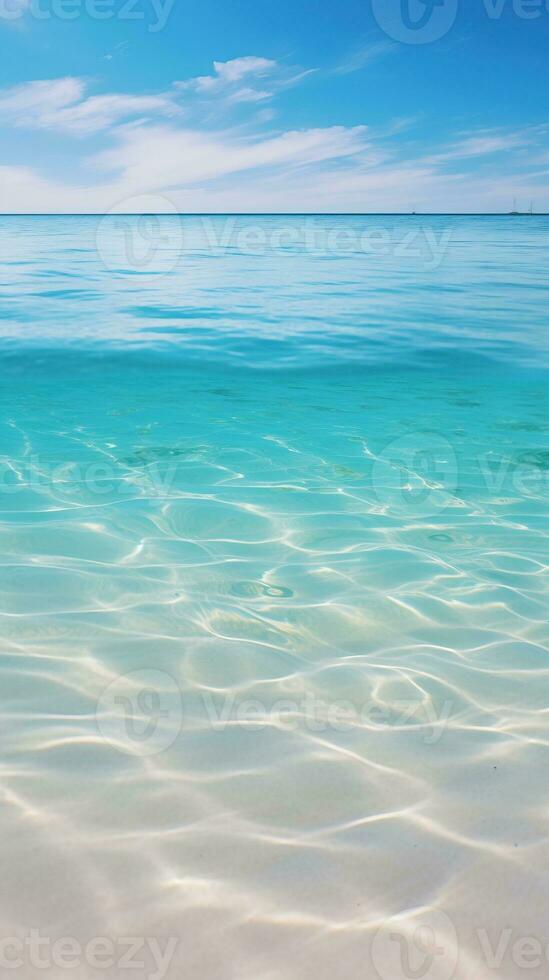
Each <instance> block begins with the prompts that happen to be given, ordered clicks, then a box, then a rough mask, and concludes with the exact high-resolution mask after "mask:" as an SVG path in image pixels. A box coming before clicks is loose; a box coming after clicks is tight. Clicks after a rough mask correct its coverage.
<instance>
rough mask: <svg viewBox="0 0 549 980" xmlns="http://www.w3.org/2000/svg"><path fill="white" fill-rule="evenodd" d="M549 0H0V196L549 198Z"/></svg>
mask: <svg viewBox="0 0 549 980" xmlns="http://www.w3.org/2000/svg"><path fill="white" fill-rule="evenodd" d="M548 41H549V0H467V2H465V0H360V2H359V0H339V2H338V3H337V4H334V3H333V2H330V3H328V2H327V0H292V2H289V0H279V2H277V3H276V4H274V3H271V4H268V3H266V2H263V3H252V2H251V0H232V2H230V3H227V2H221V0H200V2H199V0H0V43H1V45H2V58H1V59H0V146H1V150H0V210H1V211H4V212H8V211H46V212H47V211H60V212H64V211H69V212H71V211H75V212H79V211H91V212H95V211H98V212H103V211H109V210H111V209H115V210H122V211H124V210H126V211H139V210H159V211H160V210H168V211H169V210H173V209H175V210H181V211H195V212H196V211H202V212H211V211H213V212H224V211H237V212H241V211H246V212H268V211H292V212H296V211H297V212H300V211H307V212H314V211H352V212H362V211H371V212H380V211H381V212H382V211H409V210H417V211H456V212H462V211H500V210H509V209H510V208H511V206H512V202H513V198H514V197H516V198H517V205H518V206H519V207H524V208H526V207H528V206H529V204H530V200H531V199H532V200H533V201H534V208H535V210H537V211H541V210H547V211H549V190H548V174H549V112H548V97H547V91H548V74H549V72H548V68H547V61H548V59H547V49H548Z"/></svg>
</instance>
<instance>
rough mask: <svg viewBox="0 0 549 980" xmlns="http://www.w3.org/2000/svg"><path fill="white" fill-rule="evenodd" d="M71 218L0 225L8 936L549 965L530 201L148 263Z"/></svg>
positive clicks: (85, 949)
mask: <svg viewBox="0 0 549 980" xmlns="http://www.w3.org/2000/svg"><path fill="white" fill-rule="evenodd" d="M9 220H12V221H14V222H15V223H16V224H17V221H19V224H18V225H17V228H18V231H17V235H16V236H15V238H14V239H13V241H12V240H8V239H6V234H7V233H6V227H8V223H9ZM91 220H92V219H76V218H71V219H60V218H51V219H44V218H40V219H29V218H27V219H17V220H16V219H4V221H5V224H4V226H3V235H4V252H5V254H6V255H10V254H11V258H7V257H6V258H5V261H4V264H3V267H2V276H3V285H4V293H3V295H4V298H5V299H4V302H5V309H6V310H7V319H6V323H8V326H6V330H5V332H4V347H3V355H2V367H3V371H2V379H3V383H2V394H1V402H0V431H1V434H2V442H1V461H0V463H1V465H0V476H1V492H0V546H1V555H2V564H1V566H0V577H1V599H0V640H1V656H2V660H1V665H2V681H3V683H2V741H1V767H2V768H1V788H2V800H3V806H2V810H1V811H0V821H1V822H0V834H1V840H2V848H3V863H2V868H3V874H2V878H1V883H0V899H1V904H2V937H0V938H2V943H0V956H3V957H5V962H4V966H6V963H7V962H8V961H10V960H12V961H15V960H17V961H19V960H21V966H20V968H19V969H14V970H13V975H15V976H18V975H21V976H25V977H27V976H34V975H36V976H46V977H49V976H51V977H55V978H56V980H57V978H58V977H59V976H60V975H63V976H64V975H67V976H71V977H77V978H79V980H80V978H86V980H88V978H89V977H108V978H109V980H110V978H119V977H123V976H125V975H126V970H125V967H124V962H123V957H124V955H126V957H127V958H128V959H131V957H133V959H134V960H135V961H139V962H142V966H140V967H138V968H137V969H134V970H132V971H131V972H130V970H129V968H128V970H127V973H128V975H130V976H132V977H134V976H139V977H141V976H143V977H150V978H152V977H157V978H161V977H168V978H169V980H180V978H181V977H183V976H185V977H192V978H194V977H196V978H198V977H200V978H206V980H218V978H219V980H221V978H223V980H225V978H228V977H235V978H236V977H238V978H248V977H249V978H250V980H251V978H254V980H256V978H269V980H271V978H272V980H275V978H277V980H278V978H280V980H282V978H284V980H309V978H310V980H313V978H315V980H316V978H318V977H322V978H326V980H328V978H330V980H332V978H334V977H337V978H343V980H351V978H353V980H354V978H356V977H364V978H367V980H370V978H376V977H381V980H385V978H387V980H402V978H406V977H412V976H415V977H420V978H428V980H449V978H450V977H451V976H454V977H456V978H458V980H471V978H472V977H475V978H478V980H485V978H488V977H494V976H498V977H504V978H513V980H516V978H520V977H522V976H529V977H546V976H547V971H548V969H549V965H548V959H547V955H546V947H547V943H548V942H549V934H548V933H547V921H548V913H549V896H548V889H547V876H546V869H547V865H548V861H549V841H548V836H549V817H548V814H549V781H548V778H547V772H548V764H549V748H548V746H549V713H548V707H547V705H548V704H549V665H548V657H547V648H546V642H547V553H548V549H547V510H548V507H547V490H548V485H549V424H548V421H547V414H546V392H547V388H546V375H545V373H544V371H543V370H542V357H541V353H540V354H539V358H537V354H536V352H538V351H539V352H541V350H542V342H541V325H542V322H543V316H544V308H543V306H542V304H541V289H540V288H539V287H538V286H536V285H535V282H536V281H537V279H536V275H537V277H538V279H539V274H538V273H539V270H537V272H536V269H535V268H534V265H530V266H529V265H528V263H527V262H526V260H525V258H524V255H525V253H526V252H527V251H528V250H530V254H531V255H533V256H538V254H539V253H538V251H536V249H535V247H534V245H535V243H536V242H537V244H538V247H539V249H540V250H541V251H542V252H543V248H544V247H545V248H546V247H547V244H546V243H545V246H544V245H543V234H542V233H543V232H545V233H546V231H547V228H548V227H549V225H548V224H547V223H546V224H545V225H543V223H542V220H541V219H535V225H528V226H526V227H525V230H524V232H523V233H522V232H521V230H520V229H522V228H523V227H524V225H523V224H521V225H520V228H519V230H515V232H514V233H512V232H511V231H510V230H508V229H509V226H508V225H503V224H502V223H499V224H498V219H493V223H492V224H490V225H487V223H486V220H485V221H484V223H482V220H481V219H479V221H478V222H477V223H476V224H475V222H474V221H473V220H472V219H467V220H466V221H465V219H463V220H462V219H458V220H457V221H456V227H455V229H454V236H455V237H456V239H458V240H459V242H458V245H457V246H456V249H457V251H455V252H454V251H452V243H451V241H450V244H449V245H448V249H447V252H446V255H445V258H444V260H443V261H442V263H441V264H440V266H439V267H438V268H437V269H436V270H430V271H429V270H425V269H423V272H421V273H420V271H419V270H418V268H417V265H416V268H415V272H414V271H413V270H411V268H409V267H406V266H402V265H401V266H400V268H399V266H398V256H397V257H395V256H394V255H389V256H387V260H388V264H387V266H386V267H385V268H384V267H383V266H382V263H381V257H380V256H378V257H377V258H376V259H375V263H377V272H376V270H375V269H374V268H373V267H372V265H368V259H367V258H365V257H364V255H363V254H362V255H361V259H360V260H361V261H362V262H363V263H365V265H364V266H363V269H364V271H363V277H362V278H361V277H360V274H359V264H358V263H359V257H358V256H357V255H354V256H345V255H344V254H340V253H339V252H334V253H333V254H332V253H328V254H326V255H324V256H318V255H317V256H315V255H314V254H309V253H306V252H304V251H303V250H302V251H301V252H299V250H298V247H297V246H295V247H294V251H293V252H292V253H291V255H290V254H288V253H287V252H285V251H284V249H283V248H282V246H280V247H279V246H277V247H275V246H272V247H271V248H270V249H269V250H268V254H266V255H260V256H259V257H256V258H257V262H258V264H257V265H254V259H253V257H250V255H249V254H248V252H245V251H244V250H240V251H239V250H238V249H236V247H235V251H234V252H233V254H232V256H231V258H230V261H229V259H228V258H227V256H226V255H225V256H218V255H216V254H211V253H208V251H207V250H206V251H205V252H204V255H197V254H194V253H193V255H192V261H191V260H189V263H190V269H189V268H187V270H186V273H185V272H184V271H183V269H182V267H181V266H180V265H179V266H176V267H175V268H174V270H173V271H172V272H170V274H169V275H168V277H165V276H159V278H158V281H156V280H154V277H152V276H150V278H149V280H148V282H147V284H146V285H144V286H143V289H144V290H146V291H148V294H147V297H146V299H145V300H144V299H143V298H142V296H143V293H142V292H141V287H139V286H137V285H136V284H135V283H133V282H132V283H131V285H128V280H129V279H131V276H129V275H127V276H125V274H124V272H123V270H122V271H120V270H119V271H118V272H116V271H113V270H112V269H108V268H106V267H105V266H104V265H103V266H101V265H100V257H99V258H98V257H97V254H95V253H93V252H92V251H91V246H90V251H88V250H87V249H88V245H87V244H86V242H88V241H90V240H91V238H90V236H91V231H90V228H89V223H90V222H91ZM241 220H243V219H241ZM259 220H260V219H257V220H256V222H255V223H257V221H259ZM274 220H275V221H277V222H278V221H280V220H281V219H274ZM316 220H317V221H319V222H320V221H321V219H316ZM336 220H337V219H333V218H332V219H330V222H331V224H330V227H332V226H333V223H334V222H335V221H336ZM340 220H341V221H342V222H343V221H344V219H340ZM345 220H346V219H345ZM355 220H356V221H358V220H359V219H355ZM362 220H363V221H365V220H366V219H362ZM370 220H371V219H370ZM389 220H390V219H385V221H386V222H389ZM399 220H400V221H401V222H402V221H403V219H399ZM410 220H412V219H410ZM437 220H438V221H440V222H442V221H443V220H444V219H437ZM261 221H262V222H263V225H268V221H269V219H265V218H263V219H261ZM446 221H447V222H448V221H449V219H446ZM34 222H36V223H34ZM95 224H96V225H97V221H96V222H95ZM378 224H379V222H378ZM399 227H400V226H399ZM437 233H438V232H437ZM513 234H514V235H516V244H513V243H514V241H515V239H514V238H513ZM521 234H523V237H522V238H521ZM460 236H461V237H460ZM467 236H468V237H467ZM60 242H63V243H64V244H63V246H62V247H61V245H60ZM49 243H51V247H50V245H49ZM82 243H84V244H82ZM467 243H468V245H467ZM187 245H188V242H187ZM466 245H467V247H466ZM188 247H190V246H188ZM193 247H194V246H193ZM79 248H81V249H83V251H82V252H79V251H78V249H79ZM64 249H66V250H67V252H66V254H65V253H64ZM467 256H469V258H467ZM533 261H534V260H533V259H532V260H531V262H532V263H533ZM536 261H537V259H536ZM15 263H16V264H15ZM269 263H270V264H269ZM487 266H491V268H492V273H491V280H490V282H488V281H487V272H486V267H487ZM210 269H212V270H214V271H210ZM483 269H484V271H482V270H483ZM215 270H217V272H216V271H215ZM223 270H225V271H223ZM268 270H270V271H268ZM130 271H131V270H130ZM46 272H47V274H46ZM149 272H150V270H149ZM126 273H128V270H126ZM187 273H188V275H189V276H190V280H189V281H188V280H187V279H186V278H185V275H186V274H187ZM218 273H219V276H220V278H216V276H217V274H218ZM267 273H268V274H267ZM64 274H65V275H64ZM224 275H226V276H227V277H230V280H231V283H232V286H229V285H228V282H227V279H224V278H223V276H224ZM308 275H310V278H308ZM382 275H385V276H386V277H387V282H389V281H392V282H393V285H392V287H391V288H392V290H393V291H394V295H393V294H392V293H391V292H390V288H389V286H387V299H386V303H387V306H386V307H385V305H384V302H383V301H382V300H381V298H380V295H379V290H380V288H381V287H380V281H381V279H380V276H382ZM417 275H420V278H421V276H423V277H424V279H423V280H422V281H421V282H419V281H417V278H416V277H417ZM198 276H199V277H200V278H201V282H202V285H201V286H200V287H198V285H197V277H198ZM40 277H42V279H43V288H42V289H41V290H40V291H39V292H41V293H42V296H41V297H40V298H38V297H36V296H35V298H34V299H33V298H32V295H33V294H35V293H37V292H38V290H37V289H36V280H37V278H40ZM458 279H459V280H460V283H461V285H460V287H459V289H460V295H461V297H462V298H461V300H458V299H457V298H456V297H454V298H453V299H451V300H448V295H447V292H445V290H448V289H450V286H449V283H452V284H453V286H452V288H457V287H456V282H457V280H458ZM504 280H506V281H507V284H508V285H507V289H508V293H507V295H508V297H509V300H508V303H507V306H506V305H505V302H504V299H503V298H502V296H501V294H500V292H499V286H498V285H496V283H497V284H499V285H501V282H503V281H504ZM69 281H70V282H71V284H72V285H71V286H70V287H67V286H66V283H67V282H69ZM519 281H520V283H521V285H520V286H519V285H516V283H517V282H519ZM336 282H337V284H338V285H337V287H336V285H335V283H336ZM483 282H484V283H485V285H484V286H482V285H481V284H482V283H483ZM166 283H167V285H166ZM320 283H324V286H323V289H324V297H323V296H322V295H320V294H319V292H318V288H319V284H320ZM513 283H515V285H516V288H515V289H514V290H513V288H512V286H513ZM238 284H240V288H241V290H242V293H241V295H242V300H241V302H242V304H243V305H245V304H252V303H253V306H254V312H253V313H252V312H250V316H249V319H248V320H246V319H245V318H244V317H243V316H242V315H241V312H240V307H239V306H237V305H236V301H235V290H236V289H237V286H238ZM275 284H276V288H275ZM330 288H332V289H333V290H334V295H332V296H329V291H330ZM293 290H295V294H294V302H295V304H297V305H298V306H299V308H300V310H301V313H302V314H303V311H304V310H305V308H306V307H309V308H312V307H315V308H316V309H317V313H316V314H315V317H316V320H317V325H316V326H315V332H314V334H312V333H311V332H310V331H309V330H308V329H306V328H305V327H304V326H303V319H301V320H299V322H298V320H297V319H292V315H293V314H292V305H291V302H289V301H288V303H287V304H286V300H288V295H289V292H292V291H293ZM376 290H377V291H378V293H376ZM206 291H207V292H208V293H209V294H210V295H209V297H204V295H202V294H204V293H205V292H206ZM129 293H131V296H130V295H129ZM214 295H215V300H214V299H213V298H212V297H213V296H214ZM199 301H200V302H201V303H203V306H202V307H201V310H202V313H199V312H197V309H196V307H197V304H198V302H199ZM449 303H450V304H451V309H450V306H449V305H448V304H449ZM48 304H51V305H50V306H49V305H48ZM372 304H374V305H375V309H376V313H375V318H378V319H379V323H378V326H377V327H376V329H375V330H374V327H373V318H374V314H373V312H372V311H373V308H374V307H373V305H372ZM399 304H400V306H399ZM286 305H287V309H288V317H287V318H286V319H285V317H284V309H285V306H286ZM138 306H139V308H140V310H141V312H136V310H137V307H138ZM214 306H215V308H216V310H217V311H218V312H217V313H216V315H215V316H214V315H213V314H211V313H207V310H208V309H209V310H213V308H214ZM168 307H169V310H170V315H169V317H168V316H165V311H166V309H167V308H168ZM420 307H421V308H422V309H423V310H424V311H428V312H429V320H428V323H427V322H426V319H425V317H424V318H423V320H422V319H421V318H420V317H418V310H419V308H420ZM128 309H132V310H133V312H132V313H131V314H130V313H129V312H128ZM398 309H400V313H398ZM460 309H461V313H462V319H461V320H460ZM193 310H194V312H193ZM275 310H276V313H274V312H273V311H275ZM504 310H507V311H508V312H507V315H506V316H504ZM189 311H190V312H189ZM323 311H324V312H323ZM385 313H387V324H388V325H387V329H386V330H385V329H384V316H385ZM10 317H11V319H10ZM336 317H337V318H338V324H339V326H338V328H337V329H336V328H335V327H334V324H333V322H332V321H333V320H334V318H336ZM437 317H440V324H441V328H440V331H438V332H437ZM273 318H275V319H276V318H278V319H277V323H278V326H277V328H276V333H277V336H276V339H273V337H274V333H273V330H274V328H273ZM397 319H398V320H399V322H400V326H399V328H398V336H397V333H396V332H395V331H396V326H395V324H396V322H397ZM450 319H451V320H452V323H453V327H452V330H451V331H449V332H446V333H445V330H444V327H443V323H444V322H445V323H448V322H449V320H450ZM203 321H204V322H203ZM229 321H233V322H234V329H232V328H231V329H227V324H228V322H229ZM130 323H131V326H130ZM460 323H461V324H462V326H463V333H462V334H461V333H460V329H459V325H460ZM14 324H18V325H17V326H14ZM167 324H172V327H173V324H176V325H177V332H176V333H174V334H170V333H169V330H168V327H167ZM174 329H175V327H174ZM155 330H158V331H160V334H161V343H160V342H159V341H158V340H157V339H155V340H154V341H153V340H152V339H151V338H153V336H154V331H155ZM109 332H110V337H111V339H109ZM398 337H400V340H399V339H398ZM172 338H173V339H172ZM444 338H445V339H444ZM339 339H341V344H340V346H338V344H339ZM79 345H80V346H81V350H79V349H78V348H79ZM216 345H217V346H216ZM394 352H396V354H395V357H393V353H394ZM397 355H398V356H397ZM514 355H516V356H514ZM395 358H396V361H395ZM536 359H538V360H539V363H538V364H537V365H535V364H534V362H535V361H536ZM223 360H224V363H220V362H221V361H223ZM309 360H310V364H309ZM269 361H271V366H270V367H268V366H267V365H268V363H269ZM33 930H34V936H35V940H34V944H33V940H32V935H33ZM36 930H39V932H40V936H41V937H42V939H44V943H43V945H42V946H41V947H40V949H38V948H37V947H36ZM101 937H102V938H103V940H104V941H105V944H104V945H103V947H101V946H100V945H98V942H97V941H98V939H100V938H101ZM128 937H136V941H138V942H141V946H140V949H139V950H138V951H136V950H134V951H133V952H132V951H131V950H130V952H129V953H128V950H129V946H128ZM527 937H531V943H530V946H529V947H528V946H525V945H524V942H525V940H526V938H527ZM62 938H64V939H66V940H67V941H69V940H71V941H72V953H71V951H70V950H69V947H68V946H65V947H62V946H60V945H59V941H60V940H61V939H62ZM4 940H5V941H4ZM7 940H9V943H11V945H9V943H7ZM56 942H57V943H58V945H57V946H55V943H56ZM125 942H126V945H124V943H125ZM90 943H91V944H94V943H95V945H92V946H90ZM532 943H534V946H532ZM535 943H537V944H538V946H539V950H538V946H536V945H535ZM109 944H110V945H109ZM63 950H64V952H63ZM67 950H69V951H67ZM38 956H41V957H42V960H41V962H42V966H37V965H36V963H35V962H34V960H33V959H32V957H34V958H35V959H36V958H37V957H38ZM71 956H72V960H71ZM63 957H65V962H63ZM538 961H539V962H538ZM69 963H72V965H71V966H70V968H69V966H68V965H67V964H69ZM524 963H526V964H527V966H526V967H525V966H524ZM6 969H7V967H6ZM33 971H34V972H33ZM10 975H11V973H10Z"/></svg>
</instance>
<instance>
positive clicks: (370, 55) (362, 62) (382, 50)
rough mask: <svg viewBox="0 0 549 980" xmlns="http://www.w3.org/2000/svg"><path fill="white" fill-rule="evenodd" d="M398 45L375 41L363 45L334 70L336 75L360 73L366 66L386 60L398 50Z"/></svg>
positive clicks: (390, 42) (391, 42)
mask: <svg viewBox="0 0 549 980" xmlns="http://www.w3.org/2000/svg"><path fill="white" fill-rule="evenodd" d="M397 47H398V45H397V44H395V43H394V42H393V41H375V42H373V43H372V42H369V43H367V44H363V45H362V46H361V47H360V48H357V49H355V50H354V51H352V52H350V54H349V55H348V57H347V58H345V59H344V61H342V62H341V63H340V64H339V65H336V67H335V68H333V69H332V71H333V73H334V74H335V75H349V74H350V73H351V72H353V71H360V69H361V68H365V67H366V65H369V64H371V63H372V62H374V61H378V60H379V59H380V58H385V57H386V56H387V55H389V54H392V53H393V51H396V50H397Z"/></svg>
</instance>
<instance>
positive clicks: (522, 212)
mask: <svg viewBox="0 0 549 980" xmlns="http://www.w3.org/2000/svg"><path fill="white" fill-rule="evenodd" d="M533 213H534V202H533V201H530V210H529V211H517V199H516V197H514V198H513V210H512V211H509V214H510V215H522V214H533Z"/></svg>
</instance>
